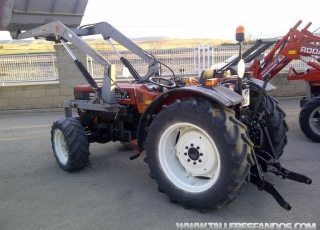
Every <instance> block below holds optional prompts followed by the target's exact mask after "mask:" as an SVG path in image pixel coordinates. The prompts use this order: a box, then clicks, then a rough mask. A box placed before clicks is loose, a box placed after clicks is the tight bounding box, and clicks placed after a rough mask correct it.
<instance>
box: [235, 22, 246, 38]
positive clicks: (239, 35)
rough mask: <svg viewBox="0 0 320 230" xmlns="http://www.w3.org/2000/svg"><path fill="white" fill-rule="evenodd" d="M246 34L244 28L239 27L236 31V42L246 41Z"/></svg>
mask: <svg viewBox="0 0 320 230" xmlns="http://www.w3.org/2000/svg"><path fill="white" fill-rule="evenodd" d="M244 33H245V28H244V26H238V27H237V30H236V40H237V41H238V42H243V41H244Z"/></svg>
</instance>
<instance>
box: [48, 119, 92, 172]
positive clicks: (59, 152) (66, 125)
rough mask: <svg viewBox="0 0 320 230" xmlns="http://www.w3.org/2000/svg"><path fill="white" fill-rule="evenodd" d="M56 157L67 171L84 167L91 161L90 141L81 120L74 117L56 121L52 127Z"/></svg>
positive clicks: (52, 140)
mask: <svg viewBox="0 0 320 230" xmlns="http://www.w3.org/2000/svg"><path fill="white" fill-rule="evenodd" d="M51 142H52V149H53V152H54V157H55V158H56V160H57V163H58V165H59V166H60V168H62V169H63V170H65V171H67V172H74V171H78V170H80V169H83V168H84V167H85V166H86V165H87V164H88V162H89V154H90V153H89V143H88V139H87V135H86V133H85V131H84V128H83V126H82V125H81V123H80V121H79V120H77V119H76V118H74V117H66V118H62V119H60V120H58V121H55V122H54V123H53V125H52V129H51Z"/></svg>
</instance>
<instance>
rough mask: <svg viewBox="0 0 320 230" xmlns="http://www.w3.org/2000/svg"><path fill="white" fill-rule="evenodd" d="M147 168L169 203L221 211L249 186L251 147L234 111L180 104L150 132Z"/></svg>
mask: <svg viewBox="0 0 320 230" xmlns="http://www.w3.org/2000/svg"><path fill="white" fill-rule="evenodd" d="M147 132H148V135H147V140H146V155H147V156H146V162H147V163H148V165H149V168H150V171H151V175H152V176H153V177H154V179H155V180H156V182H157V183H158V186H159V187H158V190H159V191H163V192H165V193H166V194H167V195H168V196H169V198H170V201H175V202H179V203H181V204H182V205H183V206H184V207H193V208H197V209H199V210H200V211H203V210H209V209H217V208H222V207H224V206H225V205H227V204H228V203H230V202H231V201H233V200H234V199H235V198H236V197H237V195H238V194H239V193H240V192H241V191H242V189H243V187H244V186H245V184H246V183H247V182H248V181H249V179H250V178H249V177H250V168H251V165H253V164H254V163H253V160H252V156H251V149H252V142H251V141H250V140H249V138H248V137H247V135H246V126H245V125H244V124H242V123H241V122H240V121H238V120H237V119H236V118H235V113H234V111H233V110H230V109H227V108H221V107H218V106H215V105H213V104H212V103H210V102H209V101H206V100H203V99H195V98H187V99H184V100H176V101H175V102H174V103H172V104H171V105H169V106H164V107H163V109H162V110H161V111H160V112H159V113H158V114H157V115H154V116H153V121H152V123H151V125H150V126H149V127H148V128H147Z"/></svg>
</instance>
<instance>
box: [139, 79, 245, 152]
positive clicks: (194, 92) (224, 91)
mask: <svg viewBox="0 0 320 230" xmlns="http://www.w3.org/2000/svg"><path fill="white" fill-rule="evenodd" d="M185 97H203V98H208V99H209V100H211V101H213V102H215V103H217V104H220V105H222V106H225V107H230V106H234V105H237V104H240V103H241V102H242V101H243V97H242V96H241V95H239V94H238V93H236V92H234V91H232V90H230V89H228V88H226V87H225V86H222V85H218V86H214V87H212V88H208V87H203V86H186V87H181V88H176V89H171V90H168V91H166V92H164V93H162V94H160V95H159V96H158V97H157V98H156V99H155V100H153V101H152V102H151V103H150V105H149V106H148V107H147V109H146V110H145V111H144V113H143V114H142V116H141V119H140V122H139V127H138V133H137V136H138V140H137V150H138V151H142V150H143V149H144V146H143V142H144V141H145V139H146V136H147V133H146V131H145V129H146V127H147V126H148V125H149V123H150V122H151V120H152V115H153V114H157V113H158V112H160V111H161V109H162V106H163V105H168V104H170V103H172V102H173V101H175V100H176V99H180V98H185Z"/></svg>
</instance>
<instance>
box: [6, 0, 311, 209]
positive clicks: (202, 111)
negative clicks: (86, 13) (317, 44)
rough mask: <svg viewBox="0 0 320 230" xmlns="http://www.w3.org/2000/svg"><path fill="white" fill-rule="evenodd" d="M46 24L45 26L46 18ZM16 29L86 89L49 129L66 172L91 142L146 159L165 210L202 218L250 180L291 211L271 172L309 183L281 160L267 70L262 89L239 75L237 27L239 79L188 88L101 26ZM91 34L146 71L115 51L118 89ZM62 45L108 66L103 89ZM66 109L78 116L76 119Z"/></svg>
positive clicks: (278, 114)
mask: <svg viewBox="0 0 320 230" xmlns="http://www.w3.org/2000/svg"><path fill="white" fill-rule="evenodd" d="M68 2H70V1H69V0H68ZM77 2H79V1H77ZM72 9H74V8H72ZM45 17H46V20H48V15H45ZM7 21H10V20H7ZM23 23H27V20H26V19H25V20H24V21H23ZM35 24H37V22H35ZM35 24H32V25H33V26H34V25H35ZM40 24H41V23H40ZM15 25H16V27H15V31H11V34H12V35H13V36H14V37H15V38H16V39H24V38H29V37H36V38H44V39H46V40H49V41H55V42H57V43H61V44H62V45H63V46H64V47H65V49H66V50H67V52H68V53H69V54H70V56H71V57H72V58H73V60H74V63H75V65H76V66H77V67H78V69H79V70H80V71H81V73H82V74H83V76H84V77H85V79H86V80H87V81H88V83H89V84H87V85H82V86H76V87H74V96H75V99H73V100H71V99H70V100H67V101H65V102H64V103H63V107H64V109H65V117H64V118H61V119H59V120H57V121H55V122H54V123H53V125H52V130H51V140H52V148H53V152H54V156H55V158H56V161H57V163H58V165H59V166H60V167H61V168H62V169H63V170H65V171H67V172H73V171H77V170H80V169H83V168H85V167H86V166H87V164H88V162H89V155H90V151H89V145H90V143H93V142H97V143H107V142H111V141H119V142H122V143H124V144H125V145H130V146H129V147H131V148H133V149H134V150H135V154H134V155H132V156H131V158H130V159H131V160H133V159H136V158H138V157H139V156H140V155H141V154H144V152H145V154H146V156H145V159H144V160H145V162H146V163H147V164H148V165H149V168H150V177H151V178H153V179H154V180H155V181H156V183H157V184H158V190H159V191H160V192H164V193H166V194H167V195H168V197H169V199H170V201H171V202H177V203H180V204H182V205H183V206H184V207H186V208H189V207H193V208H196V209H198V210H200V211H205V210H210V209H216V208H222V207H224V206H225V205H227V204H229V203H230V202H232V201H233V200H234V199H235V198H236V197H237V196H238V195H239V194H240V193H241V191H242V190H243V188H244V186H245V185H246V184H247V183H248V182H251V183H253V184H255V185H256V186H257V187H258V189H259V190H260V191H262V190H264V191H266V192H268V193H270V194H271V195H272V196H273V197H274V198H275V200H276V201H277V202H278V204H279V205H280V206H281V207H283V208H284V209H285V210H290V209H291V205H290V204H289V203H288V202H287V201H286V200H285V199H284V198H283V197H282V196H281V194H280V193H279V192H278V191H277V189H276V188H275V186H274V185H273V184H272V183H270V182H268V181H267V180H266V178H265V176H264V174H265V173H267V172H269V173H273V174H275V175H276V176H279V177H281V178H283V179H290V180H294V181H297V182H300V183H305V184H311V183H312V181H311V179H310V178H308V177H306V176H304V175H301V174H298V173H295V172H292V171H290V170H288V169H286V168H284V167H283V166H282V165H281V164H280V162H279V158H280V157H281V156H282V154H283V152H284V148H285V146H286V144H287V135H286V134H287V131H288V126H287V123H286V122H285V116H286V115H285V113H284V111H283V110H282V109H281V108H280V107H279V106H278V102H277V101H276V100H275V99H274V98H272V97H270V96H269V95H268V92H269V91H271V90H272V89H274V87H273V86H272V85H270V84H268V83H267V81H266V79H267V78H268V73H269V72H270V70H272V69H271V68H269V72H265V74H264V75H263V79H264V80H265V81H262V80H259V79H257V78H254V77H252V73H251V74H250V73H249V72H248V73H245V72H244V61H243V59H242V53H241V42H242V41H243V39H244V31H242V30H241V29H242V28H241V27H240V28H239V30H238V31H237V35H236V39H237V41H238V42H239V45H240V51H239V60H238V62H239V64H238V71H237V73H238V76H233V77H229V78H216V77H215V74H216V72H215V71H214V70H204V71H203V74H202V77H201V78H200V79H199V81H198V82H194V81H193V79H188V78H181V77H177V76H175V75H174V74H173V75H172V76H170V77H161V76H159V69H160V68H159V66H160V65H163V66H167V65H165V64H163V63H161V62H160V61H159V60H157V59H155V58H154V57H153V56H152V55H151V54H148V53H147V52H145V51H144V50H142V49H141V48H140V47H138V46H137V45H136V44H134V43H133V42H132V41H131V40H130V39H128V38H127V37H125V36H124V35H123V34H121V33H120V32H119V31H118V30H116V29H115V28H114V27H112V26H111V25H109V24H108V23H106V22H101V23H97V24H91V25H87V26H82V27H80V28H69V27H67V26H66V25H64V24H63V23H62V22H60V21H53V22H51V23H48V24H45V25H38V27H36V28H33V29H30V27H28V28H27V29H28V31H26V32H22V33H20V30H21V28H19V23H18V24H15ZM7 27H10V23H9V25H8V26H7ZM25 28H26V27H25ZM96 34H101V35H102V37H103V38H104V39H105V40H106V41H107V42H109V43H110V45H111V46H112V47H113V48H114V46H113V45H112V43H111V40H110V39H113V40H115V41H117V42H118V43H120V44H122V45H123V46H125V47H126V48H127V49H129V50H131V51H132V52H133V53H135V54H136V55H138V56H139V57H141V58H142V59H144V60H145V61H146V62H147V63H148V64H149V67H148V72H147V73H146V74H145V75H144V76H141V75H140V74H139V73H138V72H137V71H136V70H135V69H134V67H133V66H132V65H131V64H130V62H129V61H128V60H127V59H126V58H125V57H123V56H122V55H121V53H120V52H119V51H118V50H116V49H115V48H114V49H115V52H116V53H117V54H118V55H119V58H120V60H121V61H122V63H123V64H124V65H125V66H126V67H127V68H128V70H129V72H130V73H131V75H132V76H133V78H134V79H133V80H128V83H117V82H116V79H115V71H114V66H113V65H111V63H110V62H109V61H108V60H106V59H104V58H103V57H101V56H100V55H99V54H98V53H97V52H96V51H95V50H93V49H92V48H91V47H90V46H89V45H88V44H86V43H85V42H84V40H82V39H81V38H80V36H81V37H82V36H86V35H96ZM67 42H70V43H73V44H74V45H75V46H77V47H78V48H79V49H81V50H83V51H84V52H86V53H87V54H88V55H90V56H91V57H92V58H94V59H95V60H96V61H98V62H99V63H100V64H102V65H103V66H104V67H105V71H104V79H103V84H97V83H96V82H95V80H94V79H93V78H92V76H91V75H90V73H89V72H88V71H87V69H86V68H85V67H84V65H83V64H82V63H81V62H80V61H79V60H78V59H77V58H76V57H75V55H74V54H73V53H72V51H71V50H70V49H69V47H68V45H67ZM268 57H269V58H270V55H269V56H268ZM268 60H269V59H266V61H267V62H268ZM168 68H169V67H168ZM258 70H259V69H257V71H258ZM255 75H257V72H255ZM261 79H262V78H261ZM72 110H75V111H76V112H77V115H76V116H75V117H73V116H72ZM144 150H145V151H144Z"/></svg>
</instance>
